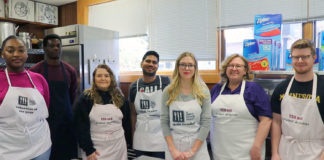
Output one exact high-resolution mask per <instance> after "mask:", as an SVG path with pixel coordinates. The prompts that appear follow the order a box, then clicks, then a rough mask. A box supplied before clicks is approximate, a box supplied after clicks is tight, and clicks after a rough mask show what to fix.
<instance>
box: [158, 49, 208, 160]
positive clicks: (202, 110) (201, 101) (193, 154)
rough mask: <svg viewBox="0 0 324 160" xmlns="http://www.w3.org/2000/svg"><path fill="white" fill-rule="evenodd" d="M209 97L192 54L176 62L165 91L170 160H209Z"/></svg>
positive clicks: (164, 124) (164, 115) (163, 122)
mask: <svg viewBox="0 0 324 160" xmlns="http://www.w3.org/2000/svg"><path fill="white" fill-rule="evenodd" d="M210 105H211V104H210V94H209V90H208V88H207V86H206V84H205V83H204V82H203V81H202V80H201V79H200V77H199V75H198V65H197V60H196V58H195V56H194V55H193V54H192V53H189V52H184V53H182V54H181V55H180V56H179V57H178V58H177V61H176V64H175V69H174V72H173V75H172V82H171V84H170V85H169V86H168V87H166V89H165V90H164V91H163V96H162V108H161V126H162V131H163V135H164V137H165V140H166V142H167V146H168V150H166V152H165V158H166V159H167V160H187V159H190V160H196V159H197V160H198V159H203V160H208V159H210V157H209V155H208V150H207V144H206V137H207V135H208V132H209V127H210V119H211V118H210V117H211V111H210Z"/></svg>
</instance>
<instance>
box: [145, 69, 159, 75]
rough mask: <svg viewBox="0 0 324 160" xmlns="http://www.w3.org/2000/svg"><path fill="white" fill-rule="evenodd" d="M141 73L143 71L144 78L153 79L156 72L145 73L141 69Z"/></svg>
mask: <svg viewBox="0 0 324 160" xmlns="http://www.w3.org/2000/svg"><path fill="white" fill-rule="evenodd" d="M142 71H143V75H145V76H150V77H153V76H155V74H156V71H155V72H146V71H145V70H144V69H142Z"/></svg>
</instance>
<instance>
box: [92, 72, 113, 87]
mask: <svg viewBox="0 0 324 160" xmlns="http://www.w3.org/2000/svg"><path fill="white" fill-rule="evenodd" d="M94 82H95V85H96V86H97V88H98V89H99V90H102V91H107V90H108V88H109V87H110V83H111V77H110V74H109V72H108V71H107V70H106V69H104V68H97V70H96V73H95V76H94Z"/></svg>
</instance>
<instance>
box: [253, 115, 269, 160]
mask: <svg viewBox="0 0 324 160" xmlns="http://www.w3.org/2000/svg"><path fill="white" fill-rule="evenodd" d="M259 120H260V123H259V125H258V129H257V133H256V136H255V139H254V143H253V145H252V148H251V150H250V155H251V159H256V160H259V159H261V149H262V146H263V143H264V142H265V139H266V138H267V136H268V134H269V130H270V126H271V122H272V120H271V118H269V117H265V116H259Z"/></svg>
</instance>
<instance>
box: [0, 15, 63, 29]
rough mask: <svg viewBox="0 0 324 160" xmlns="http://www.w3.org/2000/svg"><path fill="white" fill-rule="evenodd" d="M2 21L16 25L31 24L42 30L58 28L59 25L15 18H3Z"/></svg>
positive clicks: (0, 18) (0, 19)
mask: <svg viewBox="0 0 324 160" xmlns="http://www.w3.org/2000/svg"><path fill="white" fill-rule="evenodd" d="M0 21H1V22H11V23H15V24H17V25H26V24H31V25H35V26H39V27H41V28H53V27H57V25H53V24H46V23H40V22H31V21H25V20H20V19H14V18H3V17H0Z"/></svg>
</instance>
